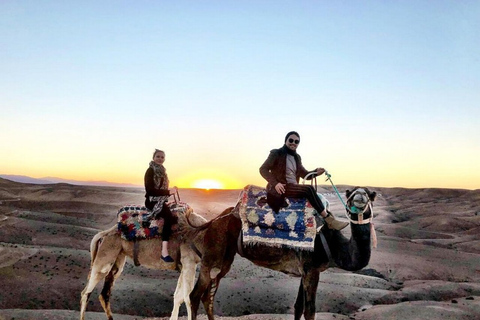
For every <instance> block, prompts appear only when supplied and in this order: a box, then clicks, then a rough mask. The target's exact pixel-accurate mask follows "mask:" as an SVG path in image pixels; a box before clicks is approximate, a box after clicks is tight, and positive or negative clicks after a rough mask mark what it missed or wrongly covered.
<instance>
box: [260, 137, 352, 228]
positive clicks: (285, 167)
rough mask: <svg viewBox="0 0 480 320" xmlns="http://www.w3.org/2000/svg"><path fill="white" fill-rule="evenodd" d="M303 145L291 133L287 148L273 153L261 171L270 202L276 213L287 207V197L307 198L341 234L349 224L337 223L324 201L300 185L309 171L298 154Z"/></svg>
mask: <svg viewBox="0 0 480 320" xmlns="http://www.w3.org/2000/svg"><path fill="white" fill-rule="evenodd" d="M299 144H300V135H299V134H298V133H297V132H296V131H290V132H289V133H287V135H286V136H285V141H284V145H283V146H282V147H281V148H279V149H273V150H272V151H270V154H269V156H268V158H267V160H265V162H264V163H263V164H262V166H261V167H260V174H261V175H262V177H263V178H264V179H265V180H267V182H268V184H267V202H268V204H269V206H270V207H271V208H272V209H273V210H274V211H276V212H278V210H280V208H281V207H284V206H285V197H291V198H306V199H307V200H308V201H309V202H310V204H311V205H312V207H313V208H314V209H315V210H316V211H317V212H318V213H319V214H320V215H321V216H322V217H323V219H324V220H325V222H326V223H327V226H328V228H329V229H333V230H342V229H343V228H345V227H346V226H348V223H347V222H342V221H339V220H336V219H335V217H334V216H333V215H332V214H331V213H330V212H327V211H326V210H325V208H324V206H323V204H322V201H321V200H320V198H319V197H318V196H317V191H316V190H315V189H314V188H313V187H312V186H310V185H302V184H298V181H299V179H300V178H304V177H305V176H306V175H307V174H308V173H309V171H308V170H307V169H305V167H304V166H303V165H302V158H301V157H300V155H299V154H298V153H297V147H298V145H299ZM312 172H315V173H316V175H321V174H323V173H324V172H325V169H323V168H317V169H315V170H314V171H312Z"/></svg>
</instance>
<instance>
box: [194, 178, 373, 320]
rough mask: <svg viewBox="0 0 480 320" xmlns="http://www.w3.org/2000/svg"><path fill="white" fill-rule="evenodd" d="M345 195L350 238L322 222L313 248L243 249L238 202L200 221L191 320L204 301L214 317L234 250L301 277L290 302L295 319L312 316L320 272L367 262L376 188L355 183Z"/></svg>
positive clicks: (211, 318) (357, 267) (352, 268)
mask: <svg viewBox="0 0 480 320" xmlns="http://www.w3.org/2000/svg"><path fill="white" fill-rule="evenodd" d="M346 197H347V199H348V200H347V203H346V209H347V213H348V215H349V219H350V228H351V231H352V237H351V239H347V238H345V237H344V236H343V235H342V233H341V232H340V231H335V230H330V229H328V227H327V226H326V225H325V226H323V227H322V230H321V233H323V236H322V235H321V234H320V233H318V234H317V235H316V237H315V242H314V251H307V250H302V251H298V250H295V249H292V248H285V247H283V248H275V247H267V246H264V245H254V246H246V247H245V246H243V247H242V246H241V243H240V240H241V239H240V237H239V236H241V234H240V231H241V228H242V226H241V221H240V218H239V204H237V206H236V207H231V208H228V209H226V210H225V211H224V212H223V213H222V214H220V215H219V216H218V217H217V218H215V219H213V220H211V221H209V222H208V223H206V224H205V225H202V226H201V227H200V228H201V229H205V230H206V233H205V234H204V243H203V245H202V246H201V247H198V248H197V249H198V251H200V252H201V253H202V262H201V267H200V272H199V278H198V280H197V282H196V284H195V287H194V289H193V291H192V292H191V293H190V303H191V312H192V319H196V317H197V313H198V308H199V305H200V301H202V302H203V305H204V308H205V311H206V313H207V317H208V319H209V320H214V312H213V304H214V298H215V294H216V291H217V289H218V285H219V283H220V280H221V279H222V278H223V277H224V276H225V275H226V274H227V272H228V271H229V270H230V267H231V264H232V263H233V260H234V256H235V253H239V254H240V256H242V257H244V258H246V259H248V260H250V261H252V262H253V263H254V264H256V265H258V266H261V267H265V268H269V269H272V270H276V271H280V272H283V273H286V274H289V275H292V276H295V277H300V278H301V281H300V286H299V289H298V295H297V298H296V301H295V304H294V308H295V311H294V319H295V320H299V319H300V318H301V317H302V315H303V316H304V318H305V320H314V319H315V310H316V306H315V296H316V292H317V287H318V282H319V279H320V272H322V271H325V270H326V269H328V268H329V267H330V266H332V265H333V263H334V264H336V266H337V267H339V268H342V269H344V270H348V271H356V270H360V269H362V268H363V267H365V266H366V265H367V264H368V262H369V260H370V254H371V239H370V237H371V228H373V225H372V224H371V219H372V218H373V213H372V204H371V203H372V202H373V201H374V200H375V197H376V192H370V190H368V189H367V188H360V187H355V188H354V189H353V190H352V191H349V190H347V191H346ZM187 221H188V216H187ZM322 237H323V240H322ZM237 242H238V244H239V245H238V246H237ZM322 242H326V243H328V246H324V245H323V244H322ZM329 256H330V258H329Z"/></svg>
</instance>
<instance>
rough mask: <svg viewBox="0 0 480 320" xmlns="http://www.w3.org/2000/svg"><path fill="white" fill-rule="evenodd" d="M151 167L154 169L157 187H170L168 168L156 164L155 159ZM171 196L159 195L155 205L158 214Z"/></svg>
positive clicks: (154, 209) (154, 179)
mask: <svg viewBox="0 0 480 320" xmlns="http://www.w3.org/2000/svg"><path fill="white" fill-rule="evenodd" d="M149 166H150V168H152V170H153V182H154V183H155V188H156V189H168V183H169V181H168V175H167V170H166V169H165V167H164V166H163V165H159V164H156V163H155V162H153V161H150V165H149ZM168 197H169V196H159V197H157V198H158V201H157V203H156V204H155V207H153V210H152V211H153V212H155V214H158V213H160V212H161V211H162V208H163V204H164V203H165V201H167V199H168Z"/></svg>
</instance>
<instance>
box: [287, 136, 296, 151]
mask: <svg viewBox="0 0 480 320" xmlns="http://www.w3.org/2000/svg"><path fill="white" fill-rule="evenodd" d="M299 144H300V138H299V137H298V136H297V135H296V134H291V135H289V136H288V138H287V141H286V142H285V145H286V146H287V148H288V149H290V150H292V151H295V150H297V147H298V145H299Z"/></svg>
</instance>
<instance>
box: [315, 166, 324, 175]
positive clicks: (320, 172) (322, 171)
mask: <svg viewBox="0 0 480 320" xmlns="http://www.w3.org/2000/svg"><path fill="white" fill-rule="evenodd" d="M324 173H325V169H323V168H317V175H319V176H321V175H322V174H324Z"/></svg>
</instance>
